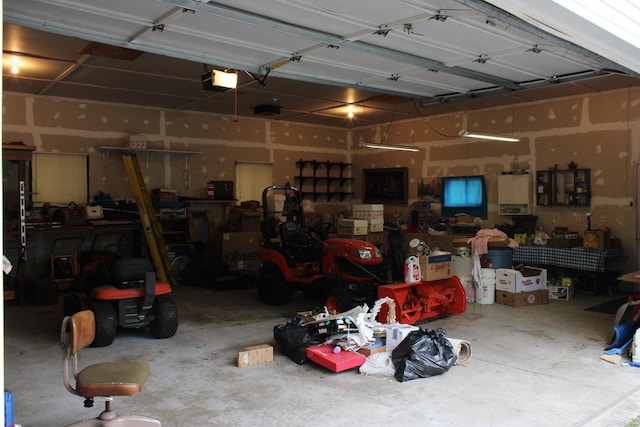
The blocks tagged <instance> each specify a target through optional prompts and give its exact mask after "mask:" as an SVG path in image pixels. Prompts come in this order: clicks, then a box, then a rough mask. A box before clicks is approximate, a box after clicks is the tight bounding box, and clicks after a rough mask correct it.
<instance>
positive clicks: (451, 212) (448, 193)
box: [441, 175, 487, 219]
mask: <svg viewBox="0 0 640 427" xmlns="http://www.w3.org/2000/svg"><path fill="white" fill-rule="evenodd" d="M441 214H442V217H443V218H446V217H454V216H455V215H457V214H467V215H471V216H476V217H480V218H482V219H487V186H486V183H485V179H484V176H482V175H473V176H447V177H442V212H441Z"/></svg>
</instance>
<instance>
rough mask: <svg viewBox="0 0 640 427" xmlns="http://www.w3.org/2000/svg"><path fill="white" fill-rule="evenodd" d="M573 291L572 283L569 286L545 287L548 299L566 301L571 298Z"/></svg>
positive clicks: (574, 288)
mask: <svg viewBox="0 0 640 427" xmlns="http://www.w3.org/2000/svg"><path fill="white" fill-rule="evenodd" d="M575 291H576V287H575V286H573V285H569V286H563V285H552V286H548V287H547V292H548V294H549V299H557V300H564V301H568V300H570V299H571V298H573V295H574V293H575Z"/></svg>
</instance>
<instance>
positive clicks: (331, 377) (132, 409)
mask: <svg viewBox="0 0 640 427" xmlns="http://www.w3.org/2000/svg"><path fill="white" fill-rule="evenodd" d="M174 296H175V299H176V301H177V303H178V306H179V310H180V326H179V329H178V333H177V334H176V336H174V337H172V338H170V339H166V340H154V339H152V338H150V337H149V335H148V332H147V331H144V330H121V331H119V334H118V336H117V338H116V340H115V342H114V343H113V344H112V345H111V346H109V347H103V348H89V349H86V350H84V351H83V352H82V353H81V357H82V358H81V364H82V361H86V362H96V361H102V360H136V359H140V360H146V361H148V362H150V364H151V368H152V374H151V378H150V379H149V381H148V382H147V384H146V386H145V388H144V390H143V391H142V393H141V394H139V395H137V396H134V397H124V398H116V401H115V404H114V407H115V409H116V410H117V411H118V412H120V413H123V414H128V413H138V414H145V415H150V416H154V417H156V418H158V419H160V420H161V421H162V424H163V426H165V427H173V426H180V427H182V426H189V427H203V426H253V425H260V426H311V425H331V426H349V427H351V426H354V425H355V426H360V425H367V426H386V427H388V426H396V425H416V426H432V425H438V426H444V427H447V426H456V427H457V426H534V425H535V426H555V427H557V426H591V427H595V426H598V427H602V426H625V425H628V423H630V422H632V421H633V420H636V419H637V418H638V417H640V369H638V368H633V367H625V366H618V365H614V364H611V363H608V362H605V361H603V360H600V359H599V356H600V355H601V354H602V351H603V347H604V346H605V345H606V343H607V341H608V339H609V337H610V335H611V333H612V327H613V317H614V316H613V315H610V314H603V313H595V312H591V311H585V310H584V308H586V307H589V306H591V305H594V304H596V303H599V302H603V301H607V300H609V299H612V298H613V297H612V296H610V295H609V296H607V295H601V296H583V295H578V296H577V297H576V298H574V299H573V300H571V301H552V302H551V303H550V304H548V305H544V306H531V307H521V308H513V307H508V306H504V305H498V304H491V305H478V304H470V305H469V306H468V309H467V312H466V313H464V314H461V315H457V316H452V317H449V318H446V319H441V320H436V321H432V322H429V323H427V324H425V325H424V326H426V327H429V328H436V327H440V326H442V327H444V328H445V329H446V331H447V333H448V336H449V337H451V338H460V339H466V340H469V341H470V342H471V343H472V350H473V356H472V358H471V360H469V361H468V362H467V364H466V365H465V366H454V367H452V368H451V370H450V371H448V372H446V373H445V374H443V375H440V376H436V377H431V378H426V379H419V380H413V381H408V382H404V383H400V382H398V381H396V380H395V379H394V378H383V377H375V376H364V375H360V374H359V373H358V372H357V370H352V371H347V372H342V373H337V374H336V373H332V372H330V371H328V370H326V369H324V368H321V367H319V366H317V365H315V364H313V363H312V362H308V363H307V364H304V365H297V364H295V363H294V362H292V361H291V360H289V359H288V358H287V357H285V356H283V355H281V354H280V353H279V352H278V350H277V347H276V346H275V343H274V341H273V327H274V325H276V324H279V323H285V322H286V321H287V320H289V319H290V318H291V316H292V315H293V313H294V312H295V311H297V310H306V309H310V308H313V307H312V302H311V301H309V300H307V299H305V298H304V297H302V296H301V295H297V296H296V297H295V298H294V300H293V301H292V302H291V303H289V304H287V305H285V306H279V307H269V306H265V305H262V304H261V303H260V302H259V301H258V298H257V295H256V291H255V290H254V289H249V290H246V289H245V290H225V291H212V290H206V289H200V288H190V287H182V288H177V289H175V290H174ZM60 321H61V306H60V305H47V306H38V307H37V306H32V305H29V304H23V305H17V304H15V303H12V302H7V303H6V304H5V324H6V332H5V386H6V387H7V388H8V389H10V390H12V391H13V393H14V400H15V404H14V410H15V420H16V423H19V424H21V425H22V426H23V427H36V426H38V427H40V426H62V425H66V424H68V423H71V422H73V421H76V420H79V419H82V418H91V417H94V416H96V415H97V414H98V413H99V412H100V410H101V407H102V405H101V404H97V405H96V406H95V407H94V408H91V409H87V408H84V407H83V399H82V398H80V397H77V396H74V395H72V394H70V393H68V392H67V391H66V390H65V389H64V386H63V384H62V376H61V364H60V349H59V346H58V342H59V338H58V337H59V327H60ZM262 343H270V344H273V345H274V354H275V356H274V361H273V362H271V363H268V364H264V365H258V366H252V367H246V368H238V367H236V365H235V362H236V357H237V353H238V351H240V350H242V349H243V348H244V347H245V346H249V345H255V344H262ZM633 425H638V424H633Z"/></svg>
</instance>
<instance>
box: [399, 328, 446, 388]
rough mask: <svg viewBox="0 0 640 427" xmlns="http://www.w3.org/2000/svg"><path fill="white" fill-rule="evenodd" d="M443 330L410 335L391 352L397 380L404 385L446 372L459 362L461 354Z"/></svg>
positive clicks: (414, 332)
mask: <svg viewBox="0 0 640 427" xmlns="http://www.w3.org/2000/svg"><path fill="white" fill-rule="evenodd" d="M446 334H447V332H446V331H445V330H444V329H443V328H438V329H437V330H435V331H434V330H432V329H425V328H420V329H418V330H415V331H411V332H409V334H408V335H407V336H406V337H405V339H403V340H402V342H400V344H398V346H397V347H396V348H394V349H393V351H392V352H391V361H392V362H393V366H394V367H395V377H396V379H397V380H398V381H400V382H404V381H409V380H415V379H417V378H427V377H432V376H434V375H440V374H443V373H445V372H446V371H448V370H449V368H451V366H453V365H454V364H455V363H456V360H457V359H458V355H457V354H456V351H455V349H454V348H453V346H452V345H451V342H450V341H449V340H448V339H447V338H446Z"/></svg>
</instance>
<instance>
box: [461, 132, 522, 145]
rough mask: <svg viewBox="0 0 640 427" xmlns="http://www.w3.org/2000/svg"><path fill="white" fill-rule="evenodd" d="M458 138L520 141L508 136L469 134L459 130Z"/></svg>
mask: <svg viewBox="0 0 640 427" xmlns="http://www.w3.org/2000/svg"><path fill="white" fill-rule="evenodd" d="M458 136H464V137H465V138H476V139H489V140H492V141H502V142H518V141H520V138H512V137H509V136H499V135H489V134H486V133H475V132H469V131H468V130H461V131H460V133H458Z"/></svg>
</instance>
